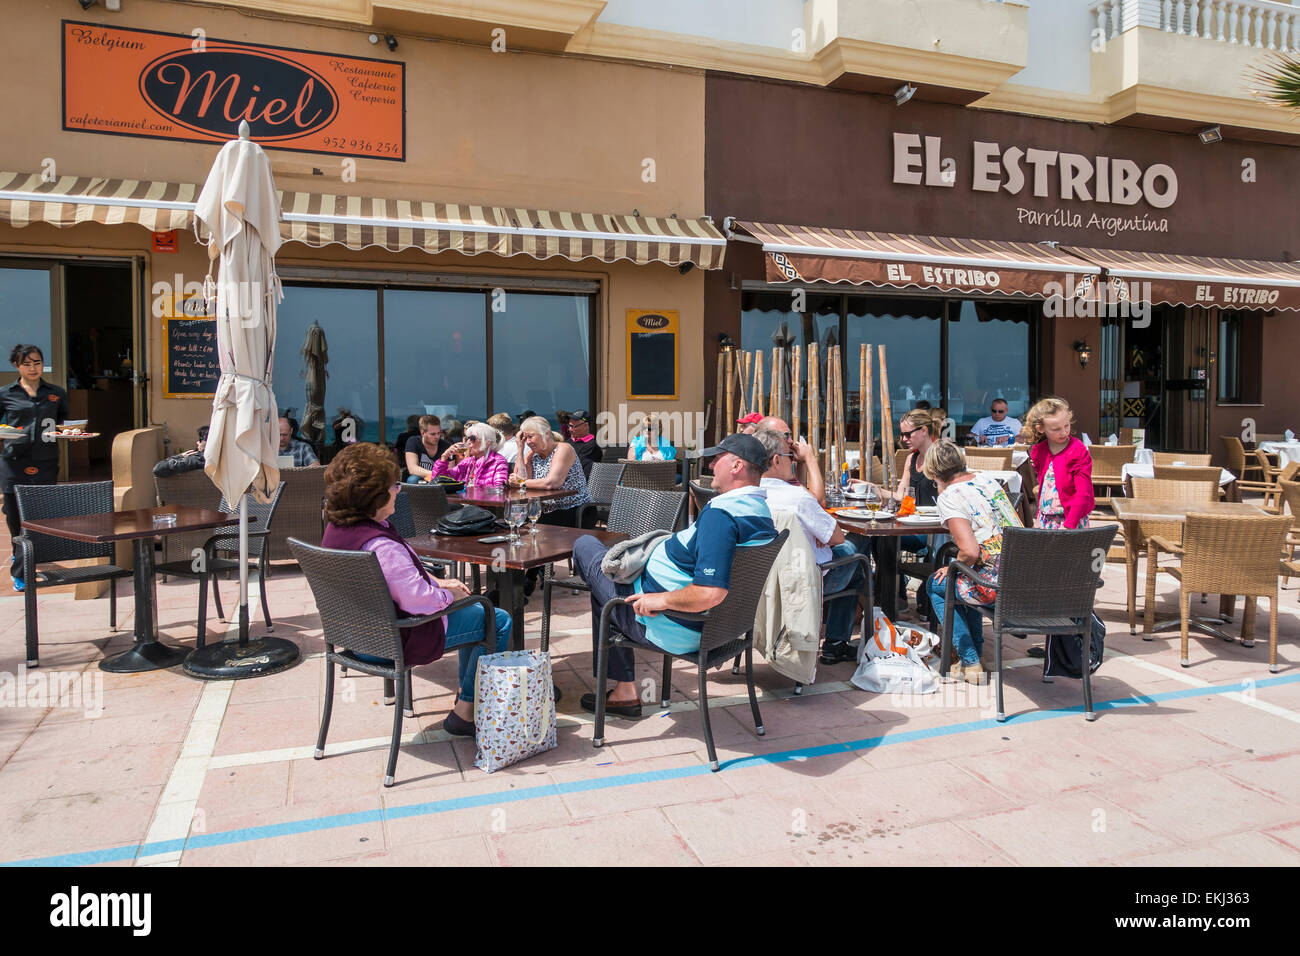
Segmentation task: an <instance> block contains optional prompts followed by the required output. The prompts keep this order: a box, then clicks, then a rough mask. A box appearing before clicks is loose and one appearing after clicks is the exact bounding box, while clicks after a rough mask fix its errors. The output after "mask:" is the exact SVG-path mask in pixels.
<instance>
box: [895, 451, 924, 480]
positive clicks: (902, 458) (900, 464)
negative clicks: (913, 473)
mask: <svg viewBox="0 0 1300 956" xmlns="http://www.w3.org/2000/svg"><path fill="white" fill-rule="evenodd" d="M910 454H912V449H910V448H895V449H894V471H893V478H894V481H898V479H899V476H900V475H902V474H903V469H904V468H906V467H907V456H908V455H910ZM917 470H918V471H919V470H920V469H919V468H918V469H917Z"/></svg>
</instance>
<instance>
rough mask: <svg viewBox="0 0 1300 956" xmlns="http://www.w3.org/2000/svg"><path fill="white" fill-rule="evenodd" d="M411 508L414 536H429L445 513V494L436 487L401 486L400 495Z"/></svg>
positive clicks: (426, 485) (424, 485) (446, 505)
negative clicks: (403, 496)
mask: <svg viewBox="0 0 1300 956" xmlns="http://www.w3.org/2000/svg"><path fill="white" fill-rule="evenodd" d="M401 495H406V500H407V502H408V503H409V504H410V506H411V520H412V521H413V522H414V523H415V533H416V534H429V533H430V532H431V531H433V529H434V527H435V526H436V525H437V524H438V522H439V521H441V520H442V517H443V515H445V514H446V513H447V509H448V507H449V506H448V504H447V492H446V491H444V490H443V489H442V488H439V487H438V486H437V485H429V484H419V485H402V491H401V494H399V495H398V497H399V498H400V497H401Z"/></svg>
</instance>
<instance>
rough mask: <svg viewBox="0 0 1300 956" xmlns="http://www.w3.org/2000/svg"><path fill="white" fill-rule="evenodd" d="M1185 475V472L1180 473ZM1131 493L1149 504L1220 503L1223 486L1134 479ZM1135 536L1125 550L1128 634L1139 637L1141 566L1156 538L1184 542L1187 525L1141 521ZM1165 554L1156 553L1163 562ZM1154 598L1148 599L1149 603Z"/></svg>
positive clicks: (1214, 480) (1197, 482)
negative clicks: (1139, 573) (1171, 502)
mask: <svg viewBox="0 0 1300 956" xmlns="http://www.w3.org/2000/svg"><path fill="white" fill-rule="evenodd" d="M1178 470H1179V471H1182V470H1183V469H1181V468H1180V469H1178ZM1129 484H1130V488H1129V493H1130V496H1131V497H1133V498H1142V499H1144V500H1147V501H1218V500H1219V482H1218V481H1217V479H1211V480H1209V481H1168V480H1164V479H1160V478H1132V479H1130V482H1129ZM1133 524H1134V526H1135V528H1134V530H1133V531H1132V532H1131V533H1132V537H1133V540H1132V541H1130V542H1128V547H1126V548H1125V549H1124V571H1125V581H1126V582H1127V584H1128V632H1129V633H1130V634H1136V633H1137V580H1138V577H1137V573H1138V572H1137V563H1138V559H1139V558H1141V557H1143V556H1144V555H1146V554H1147V553H1148V549H1147V543H1148V542H1149V541H1150V540H1151V539H1152V538H1153V537H1154V538H1159V539H1161V540H1172V541H1178V540H1181V537H1182V533H1183V525H1182V522H1180V521H1137V522H1134V523H1133ZM1161 553H1162V552H1161V551H1160V549H1159V548H1157V550H1156V557H1157V559H1158V558H1159V556H1160V554H1161ZM1149 601H1150V598H1148V602H1149Z"/></svg>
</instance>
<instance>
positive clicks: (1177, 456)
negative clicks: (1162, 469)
mask: <svg viewBox="0 0 1300 956" xmlns="http://www.w3.org/2000/svg"><path fill="white" fill-rule="evenodd" d="M1151 461H1152V462H1153V463H1154V464H1156V465H1172V464H1173V463H1174V462H1176V461H1181V462H1182V463H1183V465H1193V466H1195V465H1199V466H1201V467H1204V466H1206V465H1208V464H1209V463H1210V456H1209V455H1195V454H1192V453H1191V452H1181V451H1153V452H1152V453H1151ZM1179 467H1182V466H1181V465H1180V466H1179Z"/></svg>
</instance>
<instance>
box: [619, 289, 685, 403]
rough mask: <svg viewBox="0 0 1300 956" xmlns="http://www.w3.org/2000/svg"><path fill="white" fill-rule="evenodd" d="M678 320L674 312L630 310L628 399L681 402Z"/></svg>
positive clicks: (628, 318) (628, 319)
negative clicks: (678, 381)
mask: <svg viewBox="0 0 1300 956" xmlns="http://www.w3.org/2000/svg"><path fill="white" fill-rule="evenodd" d="M677 320H678V316H677V313H676V312H675V311H672V310H667V309H659V310H650V309H628V310H627V394H628V398H633V399H636V398H667V399H675V398H677V373H678V368H677Z"/></svg>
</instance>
